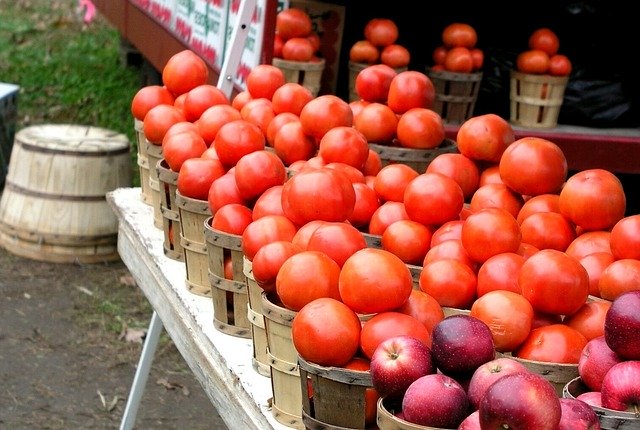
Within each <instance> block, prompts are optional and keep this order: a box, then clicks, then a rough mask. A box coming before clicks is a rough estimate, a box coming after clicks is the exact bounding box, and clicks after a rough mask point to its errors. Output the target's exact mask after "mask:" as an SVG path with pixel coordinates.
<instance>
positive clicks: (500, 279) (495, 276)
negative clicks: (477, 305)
mask: <svg viewBox="0 0 640 430" xmlns="http://www.w3.org/2000/svg"><path fill="white" fill-rule="evenodd" d="M524 260H525V258H524V257H523V256H522V255H520V254H516V253H515V252H502V253H500V254H496V255H494V256H493V257H489V258H488V259H487V260H486V261H485V262H484V263H482V265H481V266H480V267H479V268H478V273H477V277H478V285H477V294H478V297H482V296H483V295H485V294H487V293H488V292H489V291H494V290H505V291H513V292H514V293H518V294H520V286H519V285H518V273H520V268H521V267H522V264H523V263H524Z"/></svg>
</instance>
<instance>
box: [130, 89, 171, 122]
mask: <svg viewBox="0 0 640 430" xmlns="http://www.w3.org/2000/svg"><path fill="white" fill-rule="evenodd" d="M174 101H175V98H174V97H173V94H171V92H170V91H169V90H168V89H167V88H166V87H165V86H162V85H147V86H144V87H142V88H140V89H139V90H138V92H136V94H135V95H134V96H133V99H131V114H132V115H133V117H134V118H135V119H138V120H140V121H144V116H145V115H146V114H147V112H149V109H151V108H152V107H154V106H157V105H173V102H174Z"/></svg>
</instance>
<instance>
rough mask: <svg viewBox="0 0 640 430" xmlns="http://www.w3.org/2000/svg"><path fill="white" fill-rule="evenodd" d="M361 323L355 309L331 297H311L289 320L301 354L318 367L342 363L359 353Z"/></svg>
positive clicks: (297, 349) (292, 337)
mask: <svg viewBox="0 0 640 430" xmlns="http://www.w3.org/2000/svg"><path fill="white" fill-rule="evenodd" d="M361 331H362V326H361V323H360V319H359V318H358V315H356V313H355V312H353V311H352V310H351V309H349V307H348V306H346V305H345V304H344V303H342V302H340V301H339V300H335V299H332V298H327V297H325V298H320V299H316V300H313V301H312V302H310V303H309V304H308V305H306V306H305V307H303V308H302V309H300V310H299V311H298V313H297V314H296V316H295V317H294V318H293V321H292V322H291V339H292V341H293V346H294V347H295V349H296V351H297V352H298V354H300V357H302V358H303V359H304V360H306V361H308V362H310V363H315V364H318V365H320V366H344V365H345V364H347V363H348V362H349V361H350V360H351V359H352V358H353V357H354V356H355V355H356V353H357V352H358V347H359V345H360V333H361Z"/></svg>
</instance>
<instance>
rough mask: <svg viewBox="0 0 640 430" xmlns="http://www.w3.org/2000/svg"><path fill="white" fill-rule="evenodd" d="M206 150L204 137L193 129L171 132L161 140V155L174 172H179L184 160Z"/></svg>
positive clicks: (195, 156) (199, 154) (197, 155)
mask: <svg viewBox="0 0 640 430" xmlns="http://www.w3.org/2000/svg"><path fill="white" fill-rule="evenodd" d="M206 150H207V144H206V143H205V142H204V139H203V138H202V137H201V136H200V135H199V134H198V133H195V132H193V131H185V132H182V133H173V134H171V135H170V136H167V137H165V139H163V141H162V155H163V157H164V159H165V161H166V162H167V165H168V166H169V168H170V169H171V170H173V171H174V172H179V171H180V168H181V167H182V163H184V162H185V161H186V160H188V159H189V158H197V157H200V156H201V155H202V154H203V153H204V151H206Z"/></svg>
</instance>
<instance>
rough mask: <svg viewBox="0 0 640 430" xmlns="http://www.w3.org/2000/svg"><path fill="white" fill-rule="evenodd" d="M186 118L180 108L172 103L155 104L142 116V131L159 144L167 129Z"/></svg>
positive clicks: (150, 139) (155, 143)
mask: <svg viewBox="0 0 640 430" xmlns="http://www.w3.org/2000/svg"><path fill="white" fill-rule="evenodd" d="M184 121H186V118H185V117H184V114H183V113H182V111H181V110H179V109H178V108H176V107H175V106H172V105H157V106H154V107H152V108H151V109H149V111H148V112H147V114H146V115H145V116H144V121H143V125H142V131H143V133H144V137H146V138H147V140H148V141H149V142H151V143H153V144H154V145H161V144H162V139H164V135H165V134H166V132H167V130H169V128H171V126H172V125H174V124H176V123H178V122H184Z"/></svg>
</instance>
